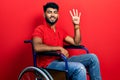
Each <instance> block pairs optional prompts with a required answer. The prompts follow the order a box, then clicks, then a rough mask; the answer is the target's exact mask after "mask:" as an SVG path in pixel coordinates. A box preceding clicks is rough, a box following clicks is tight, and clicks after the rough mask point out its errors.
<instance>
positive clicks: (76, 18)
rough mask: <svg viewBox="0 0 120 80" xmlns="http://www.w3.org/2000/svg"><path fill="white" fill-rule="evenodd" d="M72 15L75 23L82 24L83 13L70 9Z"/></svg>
mask: <svg viewBox="0 0 120 80" xmlns="http://www.w3.org/2000/svg"><path fill="white" fill-rule="evenodd" d="M70 15H71V17H72V20H73V24H80V16H81V13H78V10H76V11H75V10H74V9H73V13H72V11H70Z"/></svg>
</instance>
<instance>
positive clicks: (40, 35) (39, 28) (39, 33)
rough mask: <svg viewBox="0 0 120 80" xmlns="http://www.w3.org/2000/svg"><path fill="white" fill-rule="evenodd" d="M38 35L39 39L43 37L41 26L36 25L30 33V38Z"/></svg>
mask: <svg viewBox="0 0 120 80" xmlns="http://www.w3.org/2000/svg"><path fill="white" fill-rule="evenodd" d="M36 36H37V37H40V38H41V39H43V29H42V26H38V27H37V28H35V29H34V32H33V34H32V38H34V37H36Z"/></svg>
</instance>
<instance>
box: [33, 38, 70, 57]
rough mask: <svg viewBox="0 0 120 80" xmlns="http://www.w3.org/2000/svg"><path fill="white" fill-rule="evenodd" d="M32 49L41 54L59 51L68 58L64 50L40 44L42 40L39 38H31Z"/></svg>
mask: <svg viewBox="0 0 120 80" xmlns="http://www.w3.org/2000/svg"><path fill="white" fill-rule="evenodd" d="M33 47H34V50H35V51H36V52H43V51H60V52H61V53H63V54H64V55H65V56H66V57H68V56H69V54H68V52H67V50H66V49H64V48H62V47H60V46H48V45H45V44H43V43H42V39H41V38H39V37H33Z"/></svg>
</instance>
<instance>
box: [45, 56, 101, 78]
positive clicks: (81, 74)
mask: <svg viewBox="0 0 120 80" xmlns="http://www.w3.org/2000/svg"><path fill="white" fill-rule="evenodd" d="M68 66H69V71H68V73H69V77H70V79H72V80H87V77H86V76H87V75H86V68H87V71H88V73H89V76H90V80H101V74H100V67H99V61H98V58H97V56H96V55H95V54H83V55H79V56H73V57H70V58H68ZM47 68H50V69H57V70H64V69H65V63H64V61H59V60H55V61H53V62H52V63H50V64H49V65H48V66H47Z"/></svg>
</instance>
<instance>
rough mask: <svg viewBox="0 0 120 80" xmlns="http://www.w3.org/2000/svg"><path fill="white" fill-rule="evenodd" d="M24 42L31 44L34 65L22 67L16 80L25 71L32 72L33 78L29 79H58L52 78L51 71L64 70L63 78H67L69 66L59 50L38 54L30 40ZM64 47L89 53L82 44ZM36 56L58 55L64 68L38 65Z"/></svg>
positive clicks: (19, 79)
mask: <svg viewBox="0 0 120 80" xmlns="http://www.w3.org/2000/svg"><path fill="white" fill-rule="evenodd" d="M24 43H31V45H32V55H33V64H34V66H29V67H26V68H25V69H23V70H22V71H21V73H20V75H19V77H18V80H23V79H22V77H23V76H24V75H25V74H26V73H27V72H32V74H33V75H34V79H29V80H58V79H57V78H55V79H54V78H53V76H52V75H51V74H52V73H51V72H52V71H54V72H56V71H58V72H65V77H66V79H64V80H69V74H68V70H69V66H68V63H67V58H66V57H65V56H64V55H63V54H61V53H60V52H57V51H49V52H42V53H40V54H39V55H38V54H37V53H36V52H35V50H34V48H33V43H32V40H25V41H24ZM64 48H66V49H83V50H85V51H86V53H87V54H88V53H89V50H88V49H87V48H86V47H85V46H83V45H79V46H74V45H66V46H64ZM37 56H59V57H60V58H61V59H62V60H63V61H64V62H65V70H64V71H60V70H52V69H47V68H41V67H38V66H37ZM54 74H55V73H54ZM43 77H44V78H43ZM24 80H26V79H24ZM60 80H61V79H60ZM62 80H63V79H62Z"/></svg>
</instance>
